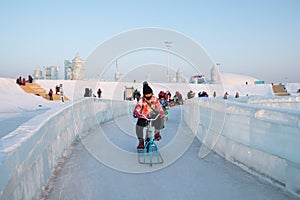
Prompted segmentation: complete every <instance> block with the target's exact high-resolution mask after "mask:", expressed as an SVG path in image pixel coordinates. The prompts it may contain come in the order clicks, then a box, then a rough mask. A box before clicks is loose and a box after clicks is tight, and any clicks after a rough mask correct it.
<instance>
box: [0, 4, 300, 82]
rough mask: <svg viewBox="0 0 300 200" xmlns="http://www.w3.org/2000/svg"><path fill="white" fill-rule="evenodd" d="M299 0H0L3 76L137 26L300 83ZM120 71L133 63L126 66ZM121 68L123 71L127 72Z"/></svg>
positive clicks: (231, 68) (241, 69) (236, 65)
mask: <svg viewBox="0 0 300 200" xmlns="http://www.w3.org/2000/svg"><path fill="white" fill-rule="evenodd" d="M299 10H300V1H297V0H285V1H284V0H253V1H244V0H211V1H204V0H203V1H202V0H198V1H196V0H195V1H193V0H190V1H178V0H177V1H176V0H174V1H171V0H166V1H158V0H152V1H137V0H136V1H135V0H132V1H131V0H128V1H116V0H112V1H96V0H95V1H93V0H87V1H76V0H75V1H74V0H73V1H69V0H66V1H59V0H52V1H47V0H46V1H37V0H28V1H17V0H10V1H9V0H2V1H1V2H0V27H1V31H0V44H1V45H0V59H1V63H0V70H1V71H0V76H1V77H10V78H16V77H18V76H19V75H22V76H27V75H28V74H30V73H33V70H34V69H35V68H37V67H41V68H42V67H43V66H59V67H60V68H61V73H62V71H63V67H64V60H67V59H68V60H71V59H73V58H74V57H75V55H76V53H77V52H79V54H80V56H81V58H82V59H83V60H86V59H87V58H88V56H89V55H90V54H91V52H92V51H93V50H94V49H95V48H96V47H97V46H99V45H100V44H101V43H103V42H104V41H106V40H107V39H109V38H112V37H113V36H115V35H118V34H120V33H123V32H126V31H130V30H133V29H137V28H145V27H158V28H166V29H170V30H174V31H177V32H179V33H182V34H184V35H186V36H188V37H189V38H192V39H193V40H194V41H196V42H197V43H198V44H200V45H201V46H202V47H203V48H204V49H205V50H206V51H207V53H208V55H209V56H210V57H211V59H212V60H213V61H214V62H215V63H219V64H220V65H219V68H220V71H221V72H227V73H238V74H243V75H250V76H254V77H256V78H258V79H260V80H264V81H265V82H267V83H271V82H300V77H299V76H298V74H297V73H295V72H298V71H299V68H300V56H299V55H300V38H299V35H300V16H299V15H300V14H299ZM119 68H120V71H121V72H122V73H126V71H130V69H122V66H119ZM122 70H123V71H122Z"/></svg>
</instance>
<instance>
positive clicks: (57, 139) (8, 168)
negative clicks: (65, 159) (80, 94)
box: [0, 98, 133, 199]
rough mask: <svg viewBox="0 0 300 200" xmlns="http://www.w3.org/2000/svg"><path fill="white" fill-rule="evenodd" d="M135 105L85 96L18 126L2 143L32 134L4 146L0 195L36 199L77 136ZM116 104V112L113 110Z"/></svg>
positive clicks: (8, 197) (0, 169) (6, 197)
mask: <svg viewBox="0 0 300 200" xmlns="http://www.w3.org/2000/svg"><path fill="white" fill-rule="evenodd" d="M132 106H133V104H132V103H131V102H123V101H122V102H121V101H119V102H118V101H105V100H99V99H94V98H85V99H83V100H81V101H79V102H77V103H75V104H74V105H69V106H67V107H65V108H64V109H63V110H62V111H58V112H56V113H54V114H52V115H50V116H49V115H39V116H36V117H35V118H33V119H32V120H30V121H28V122H27V123H25V124H23V125H22V127H27V128H26V130H24V129H18V130H16V132H15V133H14V134H9V135H8V136H7V137H5V138H2V139H1V145H0V146H1V147H3V146H5V144H6V143H8V144H12V146H14V145H13V142H12V141H11V140H13V139H14V137H19V135H24V134H23V132H24V131H25V132H26V133H27V134H25V135H27V136H28V135H30V137H27V138H26V139H25V141H24V142H23V143H22V145H19V146H18V147H17V148H11V146H10V147H7V148H6V149H5V148H4V151H6V156H5V157H4V159H3V160H2V162H1V165H0V171H1V179H0V189H1V191H2V192H1V193H0V199H37V198H38V197H39V194H40V192H41V188H42V187H43V186H45V185H46V184H47V182H48V180H49V178H50V176H51V175H52V173H53V170H54V167H55V166H56V165H57V164H58V162H59V160H60V159H61V158H62V156H63V155H64V154H66V153H68V151H69V147H70V145H71V144H72V142H73V141H74V140H75V139H76V138H77V137H78V136H80V137H81V136H84V135H85V134H86V133H88V131H89V130H90V129H93V127H95V126H97V125H99V123H101V122H104V121H107V120H110V119H113V118H114V117H117V116H121V115H124V114H128V112H129V110H130V112H131V110H132ZM116 108H117V112H115V111H114V109H116ZM36 118H38V119H36ZM41 118H42V119H41ZM36 121H42V123H38V124H37V123H35V122H36ZM34 124H35V125H34ZM2 150H3V149H2Z"/></svg>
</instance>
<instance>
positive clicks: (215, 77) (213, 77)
mask: <svg viewBox="0 0 300 200" xmlns="http://www.w3.org/2000/svg"><path fill="white" fill-rule="evenodd" d="M210 82H211V83H220V82H221V79H220V72H219V70H218V68H217V67H216V65H214V66H213V67H212V68H211V70H210Z"/></svg>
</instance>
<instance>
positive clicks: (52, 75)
mask: <svg viewBox="0 0 300 200" xmlns="http://www.w3.org/2000/svg"><path fill="white" fill-rule="evenodd" d="M44 71H45V76H44V78H45V79H46V80H57V79H58V71H59V67H57V66H50V67H44Z"/></svg>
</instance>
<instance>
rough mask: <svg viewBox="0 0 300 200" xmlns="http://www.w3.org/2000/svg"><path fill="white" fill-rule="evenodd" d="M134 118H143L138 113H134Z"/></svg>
mask: <svg viewBox="0 0 300 200" xmlns="http://www.w3.org/2000/svg"><path fill="white" fill-rule="evenodd" d="M133 117H134V118H142V116H141V115H140V113H138V112H137V111H134V112H133Z"/></svg>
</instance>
